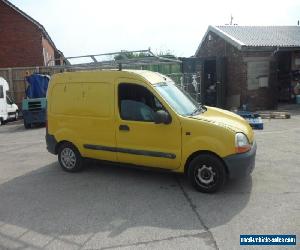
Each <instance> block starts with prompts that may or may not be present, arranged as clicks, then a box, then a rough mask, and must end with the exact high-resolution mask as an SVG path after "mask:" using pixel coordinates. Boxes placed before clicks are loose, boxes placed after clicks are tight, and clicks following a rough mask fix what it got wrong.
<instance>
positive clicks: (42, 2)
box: [10, 0, 300, 57]
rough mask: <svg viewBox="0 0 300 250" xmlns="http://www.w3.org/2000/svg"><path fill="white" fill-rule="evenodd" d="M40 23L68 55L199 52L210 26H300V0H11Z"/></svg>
mask: <svg viewBox="0 0 300 250" xmlns="http://www.w3.org/2000/svg"><path fill="white" fill-rule="evenodd" d="M10 1H11V2H12V3H13V4H14V5H16V6H17V7H18V8H20V9H21V10H23V11H24V12H25V13H27V14H29V15H30V16H31V17H32V18H34V19H35V20H37V21H38V22H40V23H41V24H42V25H43V26H44V27H45V28H46V30H47V32H48V33H49V35H50V36H51V38H52V40H53V41H54V43H55V45H56V47H57V48H58V49H59V50H61V51H62V52H63V53H64V55H65V56H66V57H67V56H78V55H85V54H100V53H108V52H116V51H120V50H141V49H148V48H149V47H150V48H151V50H152V51H153V52H155V53H160V52H166V51H169V52H171V53H173V54H175V55H176V56H186V57H188V56H192V55H194V53H195V51H196V49H197V47H198V45H199V43H200V42H201V39H202V37H203V35H204V34H205V32H206V30H207V27H208V25H225V24H228V23H229V22H230V17H231V15H232V16H233V23H235V24H238V25H297V21H298V20H300V0H284V1H278V0H277V1H276V0H273V1H270V0H268V1H267V0H248V1H243V0H240V1H235V0H225V1H215V0H205V1H201V0H198V1H197V0H196V1H194V0H180V1H177V0H151V1H149V0H148V1H144V0H123V1H122V0H10Z"/></svg>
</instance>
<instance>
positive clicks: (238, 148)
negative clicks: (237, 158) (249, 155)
mask: <svg viewBox="0 0 300 250" xmlns="http://www.w3.org/2000/svg"><path fill="white" fill-rule="evenodd" d="M250 148H251V146H250V143H249V141H248V138H247V136H246V135H244V134H243V133H236V134H235V152H237V153H245V152H247V151H249V150H250Z"/></svg>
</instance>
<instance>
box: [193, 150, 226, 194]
mask: <svg viewBox="0 0 300 250" xmlns="http://www.w3.org/2000/svg"><path fill="white" fill-rule="evenodd" d="M188 178H189V180H190V182H191V184H192V185H193V186H194V187H195V188H196V189H197V190H198V191H200V192H204V193H213V192H216V191H217V190H218V189H219V188H221V187H222V186H223V185H224V183H225V179H226V172H225V168H224V164H223V162H222V161H221V160H220V159H219V158H218V157H216V156H214V155H211V154H201V155H198V156H197V157H195V158H194V159H193V160H192V161H191V162H190V164H189V167H188Z"/></svg>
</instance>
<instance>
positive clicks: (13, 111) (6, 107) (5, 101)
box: [0, 77, 19, 125]
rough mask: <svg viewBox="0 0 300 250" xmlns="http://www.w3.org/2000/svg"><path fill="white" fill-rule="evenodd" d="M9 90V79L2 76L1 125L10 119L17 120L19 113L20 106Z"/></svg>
mask: <svg viewBox="0 0 300 250" xmlns="http://www.w3.org/2000/svg"><path fill="white" fill-rule="evenodd" d="M8 90H9V86H8V83H7V81H6V80H5V79H4V78H3V77H0V125H2V124H4V123H5V122H6V121H8V120H17V119H18V115H19V109H18V106H17V105H16V104H15V103H14V102H13V101H12V100H11V98H10V97H9V96H8V94H7V91H8Z"/></svg>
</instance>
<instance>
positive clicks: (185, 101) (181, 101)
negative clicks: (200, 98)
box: [154, 82, 199, 116]
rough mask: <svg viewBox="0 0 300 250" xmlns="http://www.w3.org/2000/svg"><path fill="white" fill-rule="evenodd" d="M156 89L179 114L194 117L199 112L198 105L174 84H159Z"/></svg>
mask: <svg viewBox="0 0 300 250" xmlns="http://www.w3.org/2000/svg"><path fill="white" fill-rule="evenodd" d="M154 87H155V88H156V89H157V91H158V92H159V93H160V94H161V96H162V97H163V98H164V99H165V100H166V101H167V102H168V103H169V104H170V106H171V107H172V108H173V109H174V110H175V111H176V112H177V113H178V114H180V115H184V116H187V115H193V114H195V112H196V111H197V110H199V108H198V105H197V103H196V102H195V101H194V100H193V99H192V98H191V97H189V96H188V94H186V93H184V92H183V91H182V90H180V89H179V88H178V87H177V86H176V85H175V84H174V83H173V82H170V83H169V82H162V83H158V84H156V85H155V86H154Z"/></svg>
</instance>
